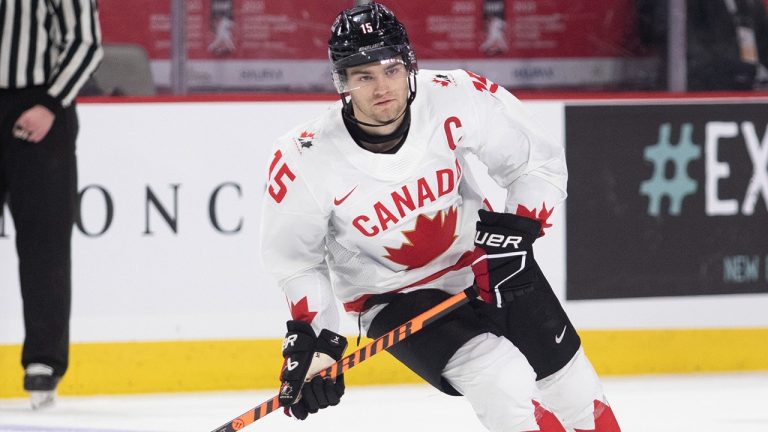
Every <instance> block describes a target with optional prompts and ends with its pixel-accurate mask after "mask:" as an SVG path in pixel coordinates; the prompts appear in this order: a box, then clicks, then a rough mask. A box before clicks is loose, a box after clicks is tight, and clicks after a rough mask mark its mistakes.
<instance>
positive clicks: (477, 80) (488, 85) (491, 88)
mask: <svg viewBox="0 0 768 432" xmlns="http://www.w3.org/2000/svg"><path fill="white" fill-rule="evenodd" d="M466 72H467V75H469V77H470V78H472V84H473V85H474V86H475V90H477V91H480V92H483V91H487V92H489V93H496V90H498V89H499V85H498V84H496V83H495V82H493V81H491V80H489V79H488V78H486V77H484V76H482V75H478V74H476V73H472V72H470V71H466Z"/></svg>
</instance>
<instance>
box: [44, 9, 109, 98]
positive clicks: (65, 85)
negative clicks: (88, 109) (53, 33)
mask: <svg viewBox="0 0 768 432" xmlns="http://www.w3.org/2000/svg"><path fill="white" fill-rule="evenodd" d="M54 5H55V7H54V10H55V12H56V13H55V16H54V19H55V20H57V21H58V24H59V28H60V29H61V34H62V43H63V44H64V48H63V49H62V50H61V52H60V53H59V55H58V57H57V58H55V59H54V61H53V74H52V75H51V78H50V79H49V80H48V96H49V98H48V99H47V100H44V101H43V103H42V104H43V105H44V106H45V107H46V108H48V109H49V110H51V112H56V111H57V109H60V108H61V107H68V106H69V105H70V104H71V103H72V101H73V100H74V99H75V96H77V93H78V92H79V91H80V88H81V87H82V86H83V84H85V82H86V81H87V80H88V77H90V76H91V73H93V71H94V70H95V69H96V66H98V65H99V62H100V61H101V58H102V57H103V56H104V51H103V50H102V48H101V26H100V25H99V15H98V12H97V10H96V0H61V1H60V2H58V3H57V2H54Z"/></svg>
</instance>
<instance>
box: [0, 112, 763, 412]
mask: <svg viewBox="0 0 768 432" xmlns="http://www.w3.org/2000/svg"><path fill="white" fill-rule="evenodd" d="M263 99H264V100H248V101H236V102H234V101H197V102H186V101H185V102H179V101H166V102H161V103H149V102H140V101H139V102H134V103H125V104H116V103H105V102H91V103H84V104H82V105H81V106H80V107H79V111H80V119H81V129H80V130H81V132H80V139H79V141H78V158H79V163H80V180H79V184H80V193H81V219H80V221H79V224H78V227H77V228H76V229H75V234H74V244H73V250H74V258H73V260H74V263H73V285H74V287H75V288H74V289H75V293H74V298H73V311H72V312H73V316H72V342H73V346H72V365H71V370H70V373H69V374H68V376H67V379H66V380H65V381H64V382H63V383H62V392H64V393H69V394H98V393H132V392H133V393H135V392H155V391H187V390H215V389H243V388H256V387H264V388H269V387H273V386H274V384H275V382H276V376H277V370H278V368H279V366H280V363H281V359H280V358H279V357H280V356H279V345H280V337H281V335H282V334H283V332H284V322H285V320H286V318H287V316H288V313H287V308H286V306H285V300H284V298H283V296H282V294H281V293H280V291H279V289H278V288H277V286H276V285H275V283H274V282H273V281H272V280H271V278H270V277H269V275H267V274H266V272H265V271H264V270H263V269H262V268H261V266H260V262H259V255H258V226H259V220H258V215H259V208H260V205H261V204H260V201H261V196H262V192H263V190H264V188H265V186H266V167H267V165H268V164H269V161H270V156H271V152H270V147H271V142H272V141H273V140H274V139H275V138H276V137H278V136H280V135H282V134H283V133H285V132H286V131H288V130H289V129H291V128H292V127H293V126H295V125H296V124H298V123H300V122H302V121H304V120H306V119H309V118H312V117H314V116H316V115H318V114H319V113H322V112H324V111H325V110H326V109H328V107H329V105H330V103H331V102H329V101H322V100H321V101H296V100H293V101H281V100H280V99H281V98H280V97H274V98H272V97H266V98H263ZM525 103H526V105H527V106H528V107H529V109H530V110H531V111H532V112H533V113H534V114H535V116H536V118H537V119H538V121H539V123H540V124H542V125H544V126H543V127H542V129H541V131H542V133H544V134H547V135H548V136H550V137H551V139H554V140H558V141H559V142H562V143H564V144H565V145H566V148H567V149H568V159H569V167H570V168H571V176H570V186H569V188H570V193H571V196H570V198H569V200H568V206H567V208H565V210H566V211H559V212H555V214H554V215H553V219H554V225H555V226H554V227H553V229H552V230H551V231H550V232H549V233H548V234H547V236H546V237H544V238H542V239H540V240H539V241H537V243H536V247H537V249H536V253H537V259H538V261H539V262H540V263H541V265H542V267H543V268H544V271H545V272H546V273H547V274H548V276H549V278H550V281H551V283H552V285H553V288H554V289H555V291H556V292H557V293H558V295H559V296H560V298H561V299H562V301H563V302H564V304H565V307H566V309H567V310H568V311H569V313H570V315H571V318H572V320H573V322H574V324H575V325H577V326H578V327H579V329H580V331H581V334H582V337H583V340H584V345H585V348H586V350H587V352H588V353H589V355H590V357H591V358H592V360H593V362H594V363H595V365H596V367H597V369H598V371H599V372H601V373H604V374H642V373H663V372H691V371H724V370H759V369H768V314H766V313H765V310H768V295H766V292H768V262H766V261H768V258H767V257H766V255H768V249H766V247H765V246H766V245H768V234H766V232H765V231H766V230H764V229H761V230H756V229H754V227H755V226H765V224H766V222H768V217H767V216H766V213H767V210H766V208H767V207H768V204H766V200H767V199H768V187H765V186H763V184H768V183H764V178H765V177H764V176H765V175H766V174H765V173H766V171H768V168H766V165H768V164H766V156H765V154H768V133H766V126H767V124H768V123H767V122H766V120H765V119H764V118H762V119H761V118H755V115H754V114H753V111H755V110H757V111H759V110H762V112H766V108H768V107H766V106H765V105H766V101H765V99H763V100H760V99H755V100H750V101H745V100H734V99H717V100H709V99H696V100H690V101H686V100H674V101H673V100H663V101H644V100H635V99H631V100H610V101H606V100H603V101H575V100H569V101H555V100H552V101H548V100H547V101H544V100H540V101H527V102H525ZM613 106H615V107H619V108H621V109H614V110H611V109H610V108H611V107H613ZM601 107H603V108H604V109H603V110H602V111H601V109H600V108H601ZM689 111H690V112H689ZM622 112H625V114H624V116H621V115H619V114H620V113H622ZM610 113H619V114H615V115H614V117H611V118H610V119H608V118H606V116H607V115H608V114H610ZM659 113H662V114H659ZM664 113H669V115H668V116H667V117H664V115H663V114H664ZM686 124H690V125H691V126H690V128H691V131H692V132H691V138H690V140H689V141H690V142H688V141H686V144H683V146H682V147H680V145H681V143H682V142H683V141H682V140H681V139H678V138H680V137H681V136H684V134H683V132H682V131H683V130H684V129H685V128H686V126H685V125H686ZM747 124H751V125H752V126H751V128H750V126H749V125H747ZM665 125H669V126H665ZM665 130H669V134H670V135H669V145H668V146H667V147H668V149H667V154H666V156H665V157H666V158H667V159H666V162H667V165H671V166H673V168H665V169H668V170H670V171H675V170H678V171H679V172H680V173H681V174H680V176H683V174H685V176H684V177H687V178H688V180H690V181H691V182H693V183H695V184H696V187H695V190H694V191H693V192H688V193H686V194H681V193H676V194H677V195H676V196H677V198H672V195H669V194H667V195H669V196H663V197H661V198H659V205H658V206H654V205H653V204H652V201H654V199H653V198H651V197H652V196H654V193H656V194H657V195H658V194H662V195H663V190H662V189H663V184H662V183H663V182H661V183H659V182H658V181H657V182H656V183H655V184H654V183H653V182H652V180H653V178H654V176H656V175H657V174H656V173H654V169H655V168H654V162H653V158H650V159H648V158H646V156H647V155H649V154H650V155H654V154H657V153H658V151H657V152H656V153H654V151H653V150H647V148H652V149H653V148H657V149H658V148H661V147H664V146H661V145H659V142H662V141H663V139H664V133H665V132H664V131H665ZM590 136H594V137H596V138H595V139H598V138H599V140H600V141H599V142H598V141H595V142H594V143H593V142H591V141H590V140H589V137H590ZM611 140H615V141H611ZM601 146H602V147H601ZM611 146H619V147H621V146H624V147H621V148H626V149H627V150H626V151H625V152H619V153H616V155H615V156H614V155H613V154H612V153H611ZM683 148H686V149H688V150H687V152H682V153H684V155H687V156H685V157H683V158H682V159H685V165H683V162H677V163H679V164H681V166H682V168H679V169H678V168H675V167H674V166H675V165H674V164H675V163H676V162H670V161H671V160H673V156H674V154H676V153H674V152H675V151H676V149H683ZM697 148H698V150H696V149H697ZM595 149H597V150H595ZM669 149H671V150H669ZM595 151H599V152H598V153H595ZM670 151H672V152H673V153H670ZM670 154H671V155H672V156H671V155H670ZM696 154H698V156H695V155H696ZM606 155H607V156H606ZM612 157H616V158H625V157H626V159H621V160H620V161H615V160H612V159H611V158H612ZM686 158H687V159H686ZM662 159H663V158H662ZM675 160H677V159H675ZM617 167H618V168H619V169H617ZM672 174H674V172H671V173H668V174H666V176H667V177H669V178H671V177H672ZM481 182H482V183H483V185H484V188H485V189H486V190H487V193H488V195H489V199H490V200H491V202H492V203H501V202H502V201H503V192H501V191H500V190H498V188H497V187H495V185H493V184H492V182H491V181H490V180H488V179H483V180H481ZM649 182H651V183H650V184H651V186H646V187H643V186H642V185H643V184H646V183H649ZM672 187H673V188H674V187H675V186H672ZM678 189H679V187H678ZM654 190H656V192H653V191H654ZM649 191H650V192H649ZM675 200H677V201H679V202H680V206H679V211H678V210H677V208H676V207H675V206H670V204H669V203H670V202H672V201H675ZM497 206H498V204H497ZM566 214H567V216H566ZM5 216H6V217H5V218H4V219H3V222H2V223H1V224H0V370H2V371H3V373H2V374H0V397H10V396H18V395H20V394H21V389H20V385H19V383H20V379H21V370H20V367H19V366H18V359H19V350H20V346H19V345H20V343H21V341H22V340H23V327H22V319H21V304H20V299H19V295H18V292H19V288H18V281H17V278H16V266H17V262H16V257H15V253H14V249H13V238H14V233H13V227H12V221H11V220H10V218H9V215H8V214H7V209H6V212H5ZM576 216H579V217H576ZM612 230H613V231H612ZM686 230H687V231H686ZM614 231H615V232H614ZM566 232H567V233H568V237H566ZM681 232H682V233H685V234H686V235H682V234H680V235H678V234H676V233H681ZM726 234H727V235H726ZM619 236H623V237H620V238H621V240H620V241H619V240H618V239H619ZM718 236H725V237H722V238H721V237H718ZM707 239H710V240H709V241H707ZM616 244H618V247H617V246H616ZM611 248H615V249H611ZM665 254H667V255H665ZM691 269H693V270H691ZM566 281H568V283H566ZM356 330H357V329H356V326H355V325H354V322H353V320H349V319H346V318H345V321H344V333H345V334H347V335H349V336H350V337H351V338H354V337H355V336H356ZM114 371H120V373H119V375H115V373H114ZM349 379H350V382H352V383H359V384H372V383H395V382H414V381H416V380H417V378H416V377H415V376H413V375H412V374H411V373H410V372H408V371H407V370H404V369H403V368H401V367H400V366H398V365H397V364H396V362H395V361H394V360H393V359H392V358H391V357H390V356H389V355H379V356H376V357H375V358H373V359H371V360H370V361H369V362H367V363H366V364H365V365H361V366H360V367H359V368H356V369H355V370H354V371H353V372H351V373H350V374H349Z"/></svg>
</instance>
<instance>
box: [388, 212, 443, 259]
mask: <svg viewBox="0 0 768 432" xmlns="http://www.w3.org/2000/svg"><path fill="white" fill-rule="evenodd" d="M457 215H458V211H457V210H456V207H452V208H451V209H450V210H448V211H447V212H443V211H439V212H437V213H436V214H435V215H434V216H433V217H431V218H430V217H428V216H426V215H423V214H420V215H419V216H418V217H417V218H416V226H414V228H413V230H410V231H403V235H404V236H405V238H406V239H408V241H407V242H406V243H403V245H402V246H401V247H400V248H397V249H395V248H390V247H385V248H384V249H386V250H387V252H389V255H387V256H385V258H388V259H389V260H391V261H392V262H395V263H397V264H401V265H404V266H406V267H407V268H406V270H411V269H415V268H419V267H422V266H424V265H426V264H427V263H429V262H430V261H432V260H433V259H435V258H437V257H439V256H440V255H442V254H443V252H445V251H447V250H448V248H449V247H451V245H452V244H453V242H454V241H455V240H456V237H458V236H457V235H456V219H457V217H456V216H457Z"/></svg>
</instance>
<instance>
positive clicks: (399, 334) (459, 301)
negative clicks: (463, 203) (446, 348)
mask: <svg viewBox="0 0 768 432" xmlns="http://www.w3.org/2000/svg"><path fill="white" fill-rule="evenodd" d="M475 295H476V293H475V292H474V290H473V289H472V288H468V289H466V290H464V291H462V292H460V293H457V294H454V295H453V296H451V297H449V298H447V299H445V300H443V302H441V303H439V304H437V305H436V306H434V307H432V308H431V309H429V310H427V311H426V312H423V313H421V314H420V315H417V316H416V317H415V318H412V319H410V320H409V321H407V322H405V323H404V324H402V325H400V326H399V327H397V328H395V329H393V330H391V331H389V332H387V333H385V334H384V335H382V336H380V337H378V338H377V339H376V340H374V341H372V342H370V343H368V344H367V345H365V346H363V347H361V348H358V349H357V350H355V352H353V353H351V354H349V355H347V356H344V357H343V358H342V359H341V360H339V361H337V362H336V363H334V364H332V365H331V366H330V367H328V368H327V369H324V370H322V371H320V373H319V374H318V375H320V376H321V377H328V378H336V377H337V376H338V375H341V374H343V373H344V372H346V371H348V370H349V369H351V368H353V367H355V366H357V365H359V364H360V363H362V362H363V361H365V360H367V359H369V358H371V357H372V356H373V355H375V354H376V353H379V352H382V351H384V350H386V349H387V348H389V347H391V346H393V345H394V344H396V343H398V342H400V341H401V340H403V339H405V338H407V337H408V336H410V335H412V334H414V333H416V332H418V331H420V330H421V329H423V328H424V327H425V326H427V325H429V324H430V323H432V322H434V321H436V320H438V319H439V318H442V317H444V316H445V315H447V314H449V313H450V312H451V311H453V310H454V309H456V308H458V307H459V306H461V305H463V304H465V303H466V302H468V301H469V299H470V298H471V297H474V296H475ZM278 400H279V396H275V397H273V398H272V399H270V400H268V401H266V402H263V403H262V404H261V405H258V406H256V407H254V408H252V409H250V410H248V411H246V412H245V413H243V414H241V415H240V416H238V417H236V418H234V419H232V420H230V421H229V422H227V423H225V424H223V425H221V426H219V427H218V428H216V429H214V430H213V431H211V432H235V431H239V430H241V429H243V428H244V427H246V426H248V425H249V424H251V423H253V422H255V421H256V420H258V419H260V418H262V417H264V416H266V415H267V414H269V413H271V412H273V411H275V410H277V408H278V407H279V406H280V404H279V403H278Z"/></svg>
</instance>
